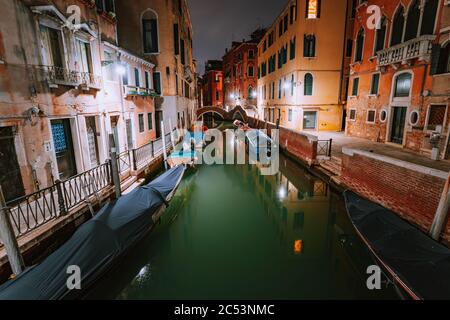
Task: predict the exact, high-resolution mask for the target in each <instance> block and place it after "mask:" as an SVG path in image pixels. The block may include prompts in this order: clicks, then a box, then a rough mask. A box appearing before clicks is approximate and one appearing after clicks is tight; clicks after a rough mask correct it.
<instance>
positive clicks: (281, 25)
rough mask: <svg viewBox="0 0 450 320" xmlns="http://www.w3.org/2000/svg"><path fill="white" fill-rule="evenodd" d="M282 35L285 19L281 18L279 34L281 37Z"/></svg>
mask: <svg viewBox="0 0 450 320" xmlns="http://www.w3.org/2000/svg"><path fill="white" fill-rule="evenodd" d="M282 35H283V19H281V20H280V22H279V24H278V36H279V37H281V36H282Z"/></svg>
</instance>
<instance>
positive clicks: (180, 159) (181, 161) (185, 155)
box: [167, 150, 198, 168]
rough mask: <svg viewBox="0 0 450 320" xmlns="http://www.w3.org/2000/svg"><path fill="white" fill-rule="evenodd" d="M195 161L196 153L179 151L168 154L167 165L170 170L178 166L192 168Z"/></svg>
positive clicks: (196, 158)
mask: <svg viewBox="0 0 450 320" xmlns="http://www.w3.org/2000/svg"><path fill="white" fill-rule="evenodd" d="M197 160H198V157H197V151H195V150H194V151H189V150H188V151H185V150H179V151H174V152H172V153H171V154H170V156H169V157H168V158H167V163H168V164H169V166H170V167H171V168H173V167H176V166H180V165H183V166H186V167H192V166H194V164H195V163H196V162H197Z"/></svg>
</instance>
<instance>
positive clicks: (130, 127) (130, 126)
mask: <svg viewBox="0 0 450 320" xmlns="http://www.w3.org/2000/svg"><path fill="white" fill-rule="evenodd" d="M125 127H126V129H127V145H128V150H131V149H133V148H134V146H133V122H132V121H131V119H127V120H125Z"/></svg>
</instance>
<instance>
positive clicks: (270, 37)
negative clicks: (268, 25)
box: [269, 31, 274, 48]
mask: <svg viewBox="0 0 450 320" xmlns="http://www.w3.org/2000/svg"><path fill="white" fill-rule="evenodd" d="M273 38H274V33H273V31H272V32H271V33H270V34H269V48H270V47H271V46H272V45H273Z"/></svg>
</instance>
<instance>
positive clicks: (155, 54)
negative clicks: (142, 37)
mask: <svg viewBox="0 0 450 320" xmlns="http://www.w3.org/2000/svg"><path fill="white" fill-rule="evenodd" d="M160 54H161V52H159V51H158V52H149V53H144V56H157V55H160Z"/></svg>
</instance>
